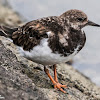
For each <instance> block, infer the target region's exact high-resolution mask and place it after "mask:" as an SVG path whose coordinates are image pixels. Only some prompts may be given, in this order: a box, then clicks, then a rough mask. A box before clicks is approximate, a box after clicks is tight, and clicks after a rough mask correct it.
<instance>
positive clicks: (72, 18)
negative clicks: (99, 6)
mask: <svg viewBox="0 0 100 100" xmlns="http://www.w3.org/2000/svg"><path fill="white" fill-rule="evenodd" d="M60 18H61V19H65V20H66V21H67V24H68V25H69V26H70V27H72V28H74V29H75V30H80V29H81V28H83V27H84V26H86V25H87V23H88V18H87V15H86V14H85V13H84V12H82V11H80V10H76V9H73V10H69V11H67V12H65V13H63V14H62V15H61V16H60Z"/></svg>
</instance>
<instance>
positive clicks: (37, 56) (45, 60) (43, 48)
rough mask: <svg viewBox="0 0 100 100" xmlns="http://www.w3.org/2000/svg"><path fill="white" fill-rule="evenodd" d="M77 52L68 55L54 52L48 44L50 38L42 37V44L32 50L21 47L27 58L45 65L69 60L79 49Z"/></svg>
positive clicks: (21, 51) (23, 54)
mask: <svg viewBox="0 0 100 100" xmlns="http://www.w3.org/2000/svg"><path fill="white" fill-rule="evenodd" d="M78 48H79V46H78V47H77V48H76V49H75V52H74V53H73V54H71V55H69V56H68V57H64V56H61V54H58V53H57V54H55V53H52V50H51V49H50V48H49V46H48V39H42V40H41V42H40V45H38V46H35V47H34V48H33V49H32V50H31V51H30V52H29V51H24V50H23V48H22V47H20V53H21V54H22V56H24V57H25V58H27V59H29V60H32V61H33V62H36V63H40V64H43V65H53V64H59V63H64V62H67V61H69V60H70V59H72V58H73V56H74V55H75V54H76V53H77V49H78Z"/></svg>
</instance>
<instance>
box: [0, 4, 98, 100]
mask: <svg viewBox="0 0 100 100" xmlns="http://www.w3.org/2000/svg"><path fill="white" fill-rule="evenodd" d="M0 12H2V13H1V14H0V23H3V24H5V25H10V26H17V25H19V23H18V20H20V17H19V15H17V14H16V13H15V12H14V11H13V10H12V9H11V8H7V7H4V6H1V5H0ZM8 12H10V13H8ZM6 14H7V15H6ZM13 14H14V15H15V16H16V17H14V16H13ZM5 15H6V16H5ZM8 16H11V20H10V22H9V23H8V21H6V20H5V19H7V18H8ZM12 16H13V17H12ZM12 19H13V20H12ZM21 23H22V22H21V20H20V24H21ZM48 69H49V71H50V74H51V75H52V76H53V71H52V67H48ZM57 72H58V79H59V82H60V83H62V84H67V85H68V88H67V89H65V91H67V94H64V93H62V92H61V91H57V90H55V89H53V85H52V83H51V81H50V80H49V78H48V77H47V75H46V74H45V72H44V71H43V66H42V65H39V64H36V63H34V62H31V61H29V60H27V59H25V58H23V57H21V56H20V54H19V53H18V50H17V48H16V46H15V45H14V44H13V43H11V42H10V41H9V40H7V39H6V38H4V37H0V100H100V88H99V87H98V86H96V85H95V84H94V83H92V82H91V80H90V79H89V78H87V77H86V76H84V75H82V74H81V73H80V72H78V71H77V70H75V69H74V68H73V67H72V66H70V65H67V64H60V65H58V67H57Z"/></svg>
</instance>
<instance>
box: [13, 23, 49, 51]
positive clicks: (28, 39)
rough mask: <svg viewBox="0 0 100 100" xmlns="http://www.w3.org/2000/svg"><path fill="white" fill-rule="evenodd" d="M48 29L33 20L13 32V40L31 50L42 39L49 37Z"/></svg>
mask: <svg viewBox="0 0 100 100" xmlns="http://www.w3.org/2000/svg"><path fill="white" fill-rule="evenodd" d="M46 32H48V29H47V28H46V27H45V26H43V25H42V24H41V23H39V22H37V21H31V22H29V23H27V24H25V25H24V26H22V27H20V28H19V30H17V31H16V32H14V33H13V35H12V39H13V42H14V43H15V44H16V45H18V46H21V47H23V49H24V50H31V49H32V48H33V47H34V46H36V45H37V44H39V43H40V41H41V39H43V38H48V34H47V33H46Z"/></svg>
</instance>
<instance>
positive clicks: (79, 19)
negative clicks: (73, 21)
mask: <svg viewBox="0 0 100 100" xmlns="http://www.w3.org/2000/svg"><path fill="white" fill-rule="evenodd" d="M77 20H78V21H80V22H82V21H85V20H86V18H77Z"/></svg>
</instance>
